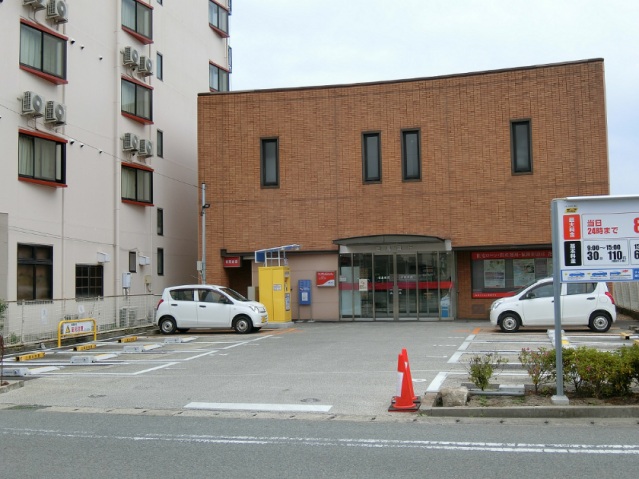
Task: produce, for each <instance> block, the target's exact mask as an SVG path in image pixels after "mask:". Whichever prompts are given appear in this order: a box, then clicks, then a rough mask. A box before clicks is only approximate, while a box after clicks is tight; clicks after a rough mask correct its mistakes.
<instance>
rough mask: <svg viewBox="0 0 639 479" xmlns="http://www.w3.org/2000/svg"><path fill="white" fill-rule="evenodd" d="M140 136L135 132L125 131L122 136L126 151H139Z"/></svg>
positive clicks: (123, 146) (123, 147)
mask: <svg viewBox="0 0 639 479" xmlns="http://www.w3.org/2000/svg"><path fill="white" fill-rule="evenodd" d="M138 143H139V141H138V136H137V135H134V134H133V133H125V134H124V136H123V137H122V149H123V150H124V151H138Z"/></svg>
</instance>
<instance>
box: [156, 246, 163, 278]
mask: <svg viewBox="0 0 639 479" xmlns="http://www.w3.org/2000/svg"><path fill="white" fill-rule="evenodd" d="M156 263H157V268H158V276H164V248H158V260H157V262H156Z"/></svg>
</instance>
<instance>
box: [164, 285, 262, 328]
mask: <svg viewBox="0 0 639 479" xmlns="http://www.w3.org/2000/svg"><path fill="white" fill-rule="evenodd" d="M267 323H268V313H267V312H266V308H265V307H264V305H263V304H262V303H258V302H257V301H251V300H249V299H246V298H245V297H244V296H242V295H241V294H240V293H238V292H237V291H234V290H232V289H230V288H227V287H225V286H216V285H210V284H195V285H184V286H173V287H171V288H166V289H165V290H164V292H163V293H162V299H160V302H159V303H158V306H157V310H156V313H155V324H156V325H157V326H158V328H160V331H161V332H162V333H164V334H172V333H174V332H176V331H178V332H185V331H188V330H189V329H191V328H204V329H214V328H233V329H234V330H235V331H236V332H238V333H249V332H251V331H258V330H259V329H260V328H262V327H263V326H265V325H266V324H267Z"/></svg>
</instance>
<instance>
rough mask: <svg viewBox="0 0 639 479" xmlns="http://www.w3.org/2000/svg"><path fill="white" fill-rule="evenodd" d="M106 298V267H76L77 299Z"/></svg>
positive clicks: (79, 265) (81, 265)
mask: <svg viewBox="0 0 639 479" xmlns="http://www.w3.org/2000/svg"><path fill="white" fill-rule="evenodd" d="M100 296H104V267H103V266H102V265H101V264H98V265H92V264H76V265H75V297H76V298H98V297H100Z"/></svg>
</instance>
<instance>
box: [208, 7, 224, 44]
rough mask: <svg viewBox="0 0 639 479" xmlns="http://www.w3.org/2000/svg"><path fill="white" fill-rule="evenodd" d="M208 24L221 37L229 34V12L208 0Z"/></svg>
mask: <svg viewBox="0 0 639 479" xmlns="http://www.w3.org/2000/svg"><path fill="white" fill-rule="evenodd" d="M209 25H210V26H211V27H213V29H215V31H216V32H217V33H219V34H220V35H221V36H222V37H228V36H229V12H228V10H226V9H225V8H224V7H222V6H221V5H218V4H217V3H215V2H214V1H212V0H209Z"/></svg>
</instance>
